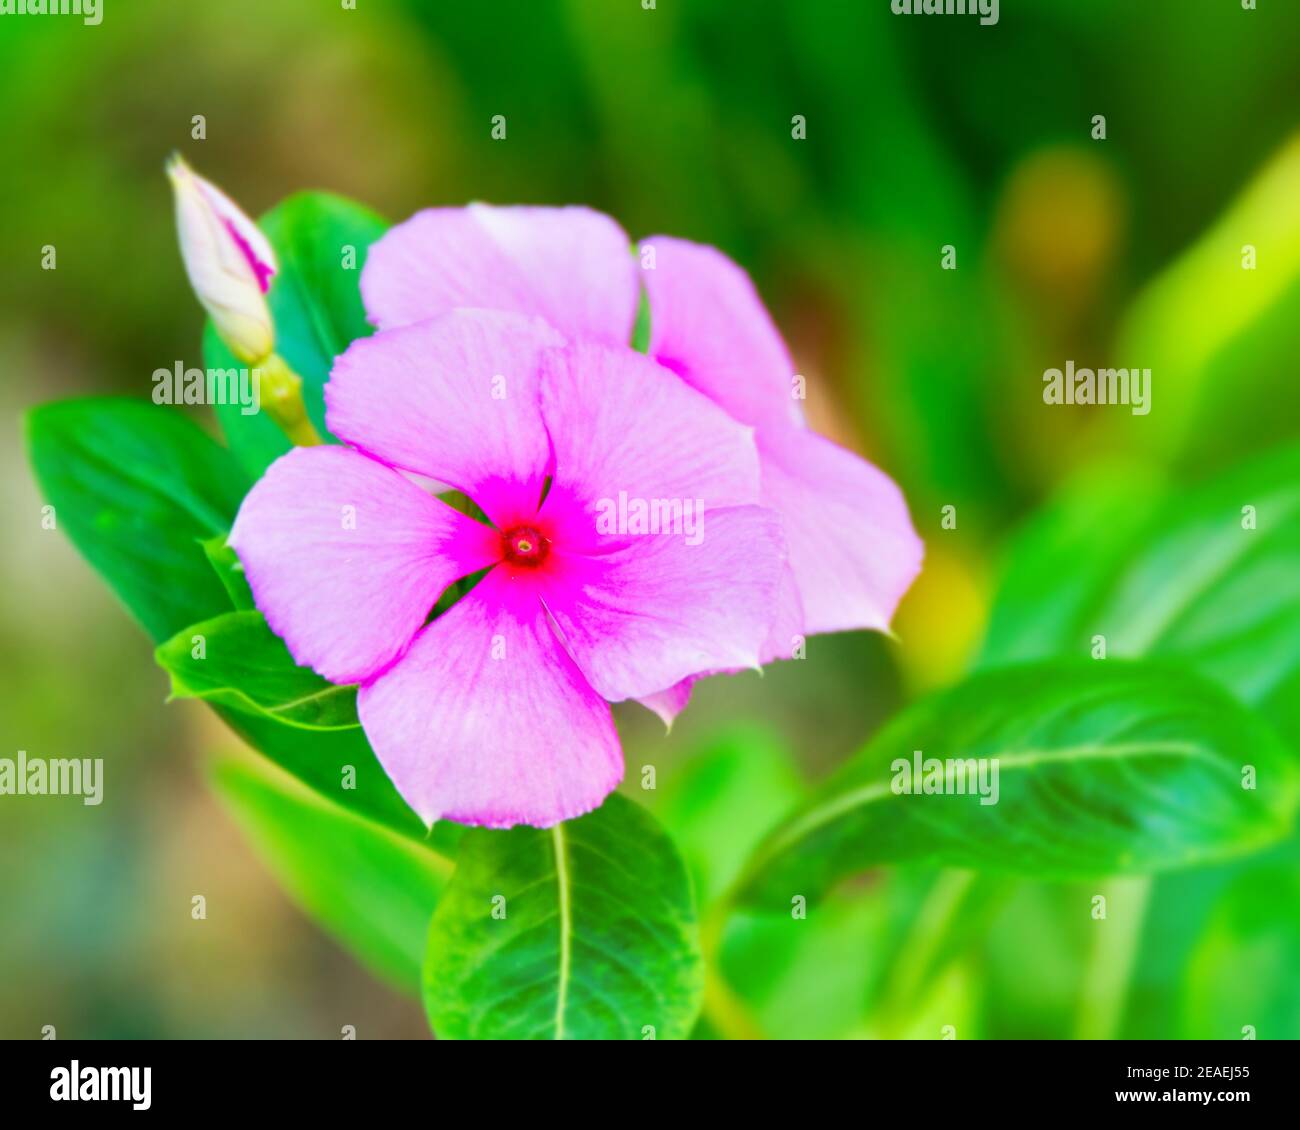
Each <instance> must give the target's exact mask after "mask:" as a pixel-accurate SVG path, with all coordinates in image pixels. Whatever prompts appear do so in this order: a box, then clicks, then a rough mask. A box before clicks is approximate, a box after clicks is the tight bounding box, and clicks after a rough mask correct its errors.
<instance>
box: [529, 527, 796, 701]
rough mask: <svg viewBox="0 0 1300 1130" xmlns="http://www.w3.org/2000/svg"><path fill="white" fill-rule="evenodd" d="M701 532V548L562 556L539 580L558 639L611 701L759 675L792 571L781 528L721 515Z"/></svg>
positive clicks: (639, 543)
mask: <svg viewBox="0 0 1300 1130" xmlns="http://www.w3.org/2000/svg"><path fill="white" fill-rule="evenodd" d="M699 532H700V533H701V535H702V537H701V540H699V541H698V542H697V543H695V544H692V539H688V538H685V537H683V536H681V535H672V534H658V535H647V536H643V537H633V538H631V539H629V542H628V544H627V545H625V546H624V547H623V548H621V549H619V550H617V551H615V552H612V553H609V554H605V555H603V556H599V557H584V556H578V555H571V554H567V553H555V554H553V555H552V558H551V561H550V562H548V568H547V569H546V570H545V571H544V572H543V573H542V574H541V575H540V576H539V577H538V583H539V587H540V588H541V590H542V593H543V599H544V600H545V601H546V607H547V609H548V610H549V611H550V613H551V615H552V616H553V617H554V618H555V623H556V626H557V628H558V629H559V633H560V638H561V639H562V640H563V641H564V643H565V646H566V647H567V648H568V649H569V652H570V654H571V655H572V656H573V658H574V659H575V660H576V661H577V664H578V666H579V667H580V668H581V669H582V671H583V673H584V674H585V675H586V676H587V678H588V680H589V681H590V682H591V685H592V686H593V687H595V688H596V690H597V691H598V692H600V694H602V695H603V696H604V697H605V698H607V699H610V700H611V701H615V702H618V701H622V700H623V699H627V698H643V697H645V696H649V695H653V694H655V693H656V692H658V691H661V690H663V688H665V687H671V686H672V685H673V684H674V683H677V682H679V681H680V680H682V679H684V678H686V677H687V676H688V675H695V674H699V673H701V672H711V671H717V670H721V669H727V668H744V667H754V668H757V667H758V665H759V662H760V659H761V653H762V647H763V643H764V641H765V640H766V639H767V637H768V633H769V631H770V630H771V627H772V618H773V615H774V611H775V608H776V602H777V597H778V595H779V592H780V585H781V575H782V572H783V570H784V568H785V547H784V543H783V541H782V537H781V523H780V518H779V517H778V515H776V514H775V513H773V512H772V511H770V510H764V509H763V508H762V507H758V506H740V507H733V508H730V509H725V510H714V511H710V512H709V513H708V515H707V519H706V521H705V522H704V524H703V526H702V527H701V529H700V531H699Z"/></svg>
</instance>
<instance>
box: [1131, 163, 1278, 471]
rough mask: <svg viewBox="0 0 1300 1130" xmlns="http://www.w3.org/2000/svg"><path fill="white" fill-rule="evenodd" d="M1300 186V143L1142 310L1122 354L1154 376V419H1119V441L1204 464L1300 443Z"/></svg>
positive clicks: (1148, 295) (1261, 176) (1155, 285)
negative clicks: (1298, 341) (1293, 403)
mask: <svg viewBox="0 0 1300 1130" xmlns="http://www.w3.org/2000/svg"><path fill="white" fill-rule="evenodd" d="M1298 181H1300V141H1297V140H1295V139H1294V138H1293V139H1291V140H1289V141H1287V142H1286V143H1285V145H1284V146H1283V147H1282V148H1281V149H1280V150H1279V151H1278V153H1276V154H1275V155H1274V156H1273V157H1272V158H1271V159H1270V160H1269V162H1268V163H1267V164H1266V165H1264V167H1263V168H1262V169H1260V170H1259V171H1258V172H1257V173H1256V174H1255V176H1254V177H1253V179H1252V180H1251V181H1250V183H1249V184H1247V186H1246V187H1245V189H1244V190H1243V191H1242V192H1241V193H1240V195H1239V196H1238V197H1237V198H1236V199H1235V200H1233V201H1232V202H1231V203H1230V204H1229V206H1228V208H1227V210H1226V211H1225V212H1224V214H1223V215H1222V216H1221V217H1219V219H1218V220H1217V222H1216V223H1215V224H1214V225H1213V226H1212V227H1211V228H1209V229H1208V230H1207V231H1206V232H1204V233H1203V234H1202V235H1201V236H1200V237H1199V238H1198V239H1197V240H1196V241H1195V242H1194V243H1193V244H1192V245H1191V246H1190V247H1189V248H1188V249H1187V250H1186V251H1185V252H1184V253H1183V254H1182V255H1181V256H1180V257H1179V258H1178V259H1177V260H1176V261H1175V262H1174V263H1173V264H1171V265H1170V266H1169V267H1168V268H1166V269H1165V270H1164V271H1163V272H1162V273H1161V274H1160V275H1159V276H1158V277H1157V278H1156V279H1155V280H1153V281H1152V282H1151V283H1150V284H1149V285H1148V286H1147V287H1146V289H1145V290H1144V291H1143V293H1142V294H1141V295H1140V296H1139V297H1138V299H1137V300H1136V302H1134V304H1133V308H1132V309H1131V311H1130V312H1129V313H1128V315H1127V317H1126V318H1125V320H1124V325H1123V327H1122V328H1121V331H1120V340H1119V343H1118V347H1117V355H1118V356H1120V357H1124V358H1135V359H1138V363H1140V364H1141V365H1142V366H1143V367H1148V368H1150V369H1151V370H1152V380H1153V384H1154V389H1153V399H1152V410H1151V415H1150V416H1149V417H1133V416H1132V415H1131V414H1128V413H1115V414H1114V415H1112V416H1111V417H1108V418H1107V421H1106V422H1107V424H1108V425H1109V426H1110V430H1111V431H1112V432H1114V433H1117V435H1116V436H1115V437H1113V438H1112V440H1111V442H1112V443H1113V442H1115V440H1116V439H1122V440H1123V441H1126V442H1128V443H1129V444H1130V445H1131V446H1132V447H1133V448H1134V449H1135V450H1141V451H1143V452H1152V451H1155V452H1156V453H1157V454H1158V456H1163V457H1165V458H1166V461H1167V457H1168V456H1169V455H1177V456H1180V457H1181V459H1182V461H1183V462H1184V463H1185V464H1187V465H1192V466H1195V465H1198V464H1200V463H1203V462H1204V461H1205V458H1206V457H1207V456H1208V457H1209V458H1211V459H1213V458H1218V457H1220V456H1221V455H1222V454H1223V453H1224V452H1225V451H1226V452H1233V451H1238V450H1240V449H1241V447H1242V446H1243V445H1248V444H1251V443H1259V442H1261V440H1263V441H1264V442H1270V441H1276V440H1279V439H1290V440H1294V439H1295V437H1296V433H1297V418H1296V414H1295V413H1294V412H1285V411H1281V412H1279V411H1278V410H1277V408H1278V404H1279V401H1285V400H1286V399H1288V398H1289V397H1290V396H1291V395H1292V390H1293V380H1292V368H1291V361H1292V358H1293V357H1294V350H1295V323H1296V315H1297V310H1298V309H1300V194H1298V193H1297V192H1296V185H1297V182H1298ZM1246 244H1250V245H1251V246H1253V247H1255V248H1257V249H1258V263H1257V265H1256V268H1255V269H1252V270H1243V269H1242V267H1243V262H1242V257H1243V252H1244V245H1246ZM1272 362H1277V363H1272ZM1123 363H1124V364H1132V363H1133V362H1130V361H1125V362H1123Z"/></svg>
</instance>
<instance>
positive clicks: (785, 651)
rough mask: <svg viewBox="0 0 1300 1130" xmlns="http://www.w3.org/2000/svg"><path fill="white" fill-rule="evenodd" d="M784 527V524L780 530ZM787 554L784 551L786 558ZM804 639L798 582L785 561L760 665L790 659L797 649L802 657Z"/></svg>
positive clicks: (804, 629) (804, 630) (805, 627)
mask: <svg viewBox="0 0 1300 1130" xmlns="http://www.w3.org/2000/svg"><path fill="white" fill-rule="evenodd" d="M784 526H785V523H784V522H783V523H782V529H783V530H784ZM788 552H789V551H788V549H787V554H788ZM807 636H808V626H807V624H806V622H805V620H804V611H803V598H802V597H801V596H800V595H799V582H798V579H797V578H796V577H795V574H794V569H792V568H791V567H790V563H789V561H788V560H787V562H786V564H785V567H784V568H783V569H782V570H781V585H780V589H779V591H778V593H777V598H776V608H775V611H774V614H773V618H772V627H771V629H770V630H769V631H768V633H767V639H766V640H764V641H763V650H762V661H763V662H764V663H771V662H773V661H774V660H777V659H792V658H794V653H795V651H796V649H798V650H800V652H801V654H802V647H803V644H804V643H805V641H806V639H807Z"/></svg>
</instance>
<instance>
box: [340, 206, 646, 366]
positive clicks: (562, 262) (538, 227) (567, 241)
mask: <svg viewBox="0 0 1300 1130" xmlns="http://www.w3.org/2000/svg"><path fill="white" fill-rule="evenodd" d="M361 294H362V297H363V298H364V300H365V304H366V311H367V312H368V313H369V315H370V319H371V321H372V322H374V323H375V325H377V326H379V327H380V328H383V329H387V328H390V327H392V326H402V325H408V324H409V323H411V322H418V321H422V320H424V319H425V318H431V317H434V316H435V315H438V314H445V313H447V312H448V311H449V310H453V309H455V308H456V307H459V306H475V307H480V308H482V309H485V310H508V311H512V312H514V313H517V314H529V315H537V316H540V317H542V318H545V319H546V321H547V322H549V323H550V324H551V325H552V326H554V327H555V328H556V329H557V330H559V331H561V332H562V333H564V334H565V335H566V336H568V337H573V338H578V337H585V338H595V339H596V340H599V341H606V342H609V343H611V344H614V343H617V344H620V345H621V344H626V343H627V341H628V340H629V339H630V337H631V334H632V323H633V321H634V320H635V318H636V307H637V301H638V295H639V288H638V284H637V280H636V262H635V260H634V259H633V257H632V251H631V243H630V241H629V240H628V237H627V236H626V235H624V234H623V230H622V229H621V228H620V227H619V226H618V224H616V223H615V222H614V221H613V220H611V219H610V218H609V217H608V216H604V215H602V214H601V213H599V212H593V211H591V210H590V209H588V208H580V207H569V208H535V207H510V208H496V207H492V206H491V205H488V204H471V205H470V206H469V207H467V208H431V209H429V210H427V211H424V212H418V213H417V214H416V215H414V216H412V217H411V219H409V220H407V221H406V222H405V223H402V224H398V225H397V226H396V227H394V228H392V229H391V230H390V231H389V232H388V233H387V234H385V235H384V236H383V237H382V238H381V239H380V240H379V241H378V242H376V243H375V244H374V246H372V247H371V248H370V252H369V254H368V256H367V259H366V265H365V269H364V270H363V271H362V274H361Z"/></svg>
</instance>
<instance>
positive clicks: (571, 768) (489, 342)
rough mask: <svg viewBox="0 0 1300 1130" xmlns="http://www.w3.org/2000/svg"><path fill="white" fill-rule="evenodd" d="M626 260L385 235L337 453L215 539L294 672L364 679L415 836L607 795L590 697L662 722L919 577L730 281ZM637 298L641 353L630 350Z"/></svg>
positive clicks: (615, 747) (864, 617) (423, 229)
mask: <svg viewBox="0 0 1300 1130" xmlns="http://www.w3.org/2000/svg"><path fill="white" fill-rule="evenodd" d="M647 242H649V243H650V244H652V245H653V246H654V248H655V253H656V254H655V267H654V269H653V270H646V271H644V272H642V271H641V270H640V268H639V267H638V265H637V262H636V260H635V259H634V258H633V257H632V255H631V254H630V253H629V243H628V240H627V238H626V236H625V235H624V234H623V232H622V231H621V230H620V229H619V227H618V226H617V224H615V223H614V222H613V221H612V220H610V219H609V218H608V217H605V216H602V215H599V214H597V213H594V212H591V211H589V210H587V209H583V208H561V209H553V208H522V207H521V208H490V207H485V206H481V205H474V206H471V207H469V208H464V209H435V210H431V211H427V212H422V213H420V214H418V215H417V216H415V217H414V218H412V219H411V220H409V221H407V222H406V223H405V224H402V225H399V226H398V227H396V228H394V229H392V231H390V232H389V233H388V234H387V235H385V236H384V237H383V238H382V239H381V240H379V242H378V243H377V244H376V245H375V246H374V247H373V248H372V249H371V252H370V256H369V260H368V262H367V264H366V267H365V270H364V273H363V276H362V294H363V297H364V299H365V302H366V308H367V311H368V313H369V315H370V317H371V320H372V321H373V322H374V323H375V324H376V325H377V326H378V327H379V332H377V333H376V334H375V335H374V336H372V337H369V338H365V339H362V340H360V341H357V342H354V343H353V344H352V345H351V346H350V347H349V348H348V350H347V351H346V352H345V353H344V354H342V355H341V356H340V357H339V358H338V359H337V360H336V362H335V365H334V368H333V371H332V373H331V377H330V381H329V383H328V384H327V386H326V389H325V396H326V415H327V422H328V425H329V428H330V431H331V432H333V433H334V435H335V436H337V437H338V438H339V439H341V440H342V441H343V443H344V444H346V445H348V446H346V447H338V446H333V447H316V448H301V449H297V450H294V451H292V452H290V453H289V454H288V455H286V456H284V457H283V458H281V459H280V460H278V461H277V462H276V463H275V464H273V465H272V467H271V468H270V469H269V470H268V472H267V474H266V475H265V476H264V478H263V479H262V480H261V481H260V482H259V483H258V484H257V485H256V486H255V487H254V488H253V490H252V491H251V492H250V494H249V496H248V497H247V499H246V500H245V502H244V504H243V507H242V508H241V510H240V513H239V516H238V519H237V521H236V523H235V527H234V529H233V531H232V533H231V544H232V545H233V546H234V547H235V549H236V550H237V551H238V553H239V556H240V558H241V560H242V561H243V564H244V568H245V570H246V572H247V575H248V580H249V583H250V586H251V588H252V590H253V594H254V598H255V600H256V603H257V606H258V607H259V608H260V609H261V610H262V612H263V613H264V614H265V616H266V618H267V621H268V623H269V624H270V626H271V627H272V629H273V630H274V631H275V632H276V633H277V634H278V635H280V636H281V638H283V639H284V641H285V643H286V644H287V646H288V647H289V650H290V652H291V653H292V654H293V656H294V657H295V659H296V660H297V661H298V662H299V663H302V664H305V665H308V666H310V667H312V668H314V669H315V670H316V671H318V672H319V673H320V674H322V675H323V676H325V677H326V678H327V679H330V680H332V681H334V682H339V683H351V682H356V683H359V684H360V690H359V693H358V710H359V714H360V718H361V723H362V725H363V727H364V728H365V731H366V734H367V736H368V737H369V739H370V742H371V744H372V746H373V748H374V750H375V753H376V755H377V756H378V758H379V760H380V762H381V763H382V765H383V766H384V769H385V770H386V771H387V773H388V774H389V776H390V777H391V778H392V780H393V782H394V784H395V785H396V787H397V789H398V790H399V792H400V793H401V794H402V796H403V797H404V798H405V799H406V800H407V802H408V803H409V804H410V805H411V807H412V808H413V809H414V810H415V811H416V812H417V813H418V814H419V815H420V816H421V817H422V818H423V819H424V820H425V821H426V822H432V821H433V820H436V819H439V818H443V817H446V818H449V819H453V820H456V821H459V822H462V823H469V824H484V825H488V826H492V827H502V826H508V825H512V824H517V823H525V824H532V825H536V826H540V827H545V826H548V825H550V824H553V823H556V822H557V821H560V820H564V819H568V818H570V817H573V816H577V815H579V814H581V813H583V812H586V811H588V810H590V809H591V808H594V807H595V806H596V805H598V804H599V803H600V802H601V800H602V799H603V798H604V797H605V796H606V795H607V794H608V793H609V792H610V791H611V790H612V789H613V788H614V787H615V786H616V785H617V784H618V782H619V780H620V779H621V777H622V772H623V766H622V754H621V751H620V747H619V743H618V738H617V735H616V733H615V730H614V727H613V723H612V720H611V716H610V710H609V705H608V703H609V702H617V701H623V700H626V699H637V700H639V701H641V702H643V703H644V704H645V705H647V706H649V707H651V708H652V709H655V710H656V711H658V712H659V713H660V714H661V716H663V717H664V718H665V720H670V719H671V718H672V716H673V715H674V714H675V713H676V711H677V710H679V709H681V708H682V707H683V706H684V705H685V702H686V699H687V697H688V695H689V688H690V685H691V682H692V680H694V679H696V678H698V677H700V676H702V675H706V674H711V673H715V672H722V671H736V670H739V669H743V668H747V667H755V666H758V665H759V664H761V663H765V662H768V661H770V660H773V659H777V658H784V657H789V656H790V655H791V654H792V651H794V650H795V648H796V646H797V641H799V640H800V639H801V638H802V637H803V636H804V635H806V634H809V633H813V632H824V631H838V630H844V629H850V628H878V629H883V628H886V627H887V626H888V623H889V619H890V617H891V616H892V613H893V610H894V607H895V605H896V604H897V602H898V600H899V599H900V598H901V596H902V594H903V592H904V591H906V589H907V586H908V585H909V584H910V582H911V580H912V578H913V577H914V575H915V574H916V571H917V569H918V568H919V563H920V553H921V547H920V543H919V541H918V540H917V538H916V535H915V533H914V532H913V530H912V526H911V522H910V520H909V518H908V515H907V510H906V506H905V504H904V502H903V500H902V497H901V494H900V493H899V491H898V489H897V488H896V487H895V486H894V484H893V483H892V482H891V481H890V480H889V479H888V478H887V477H886V476H885V475H884V474H882V473H881V472H880V471H878V470H876V469H875V468H873V467H871V466H870V465H869V464H867V463H865V462H864V461H862V460H861V459H859V458H857V457H856V456H854V455H852V454H850V453H848V452H846V451H844V450H843V449H841V448H838V447H836V446H835V445H833V444H831V443H830V442H829V441H827V440H825V439H823V438H821V437H820V436H817V435H816V434H814V433H813V432H811V431H809V430H807V428H806V427H805V426H804V424H803V421H802V418H801V414H800V412H799V411H798V405H797V403H796V402H795V401H794V400H793V399H792V397H791V391H790V389H791V377H792V375H793V369H792V366H791V364H790V361H789V358H788V355H787V353H786V350H785V347H784V345H783V344H782V343H781V340H780V337H779V336H778V334H777V332H776V330H775V328H774V327H773V325H772V323H771V321H770V319H769V318H768V316H767V314H766V312H765V311H764V310H763V307H762V305H761V303H760V302H759V300H758V297H757V295H756V294H755V292H754V290H753V287H752V286H751V285H750V283H749V280H748V279H747V277H746V276H745V275H744V273H743V272H742V271H741V270H740V269H739V268H738V267H736V266H735V265H734V264H733V263H731V262H730V261H729V260H727V259H726V258H725V257H723V256H722V255H721V254H720V253H718V252H716V251H714V250H712V249H710V248H707V247H701V246H697V245H693V244H689V243H685V242H682V241H679V240H673V239H668V238H657V239H654V240H650V241H647ZM642 277H643V278H644V281H645V285H646V288H647V292H648V295H649V299H650V305H651V342H650V356H645V355H642V354H640V353H637V352H634V351H633V350H632V349H631V348H630V347H629V346H628V344H627V343H628V341H629V339H630V336H631V332H632V326H633V322H634V320H635V315H636V309H637V305H638V302H639V298H640V289H641V278H642ZM411 475H419V476H424V477H426V478H430V479H433V480H436V481H437V482H439V483H442V484H446V485H448V486H450V487H454V488H455V489H456V490H458V491H460V492H462V493H463V494H464V495H466V496H468V497H469V498H470V499H472V500H473V502H474V503H476V504H477V506H478V507H479V508H480V510H481V511H482V513H483V514H484V515H485V517H486V519H487V522H479V521H476V520H474V519H473V518H470V517H467V516H466V515H465V514H463V513H461V512H460V511H459V510H457V509H454V508H453V507H452V506H450V505H448V504H446V503H445V502H444V501H442V500H441V499H440V498H438V497H435V496H434V495H431V494H430V493H428V492H427V491H426V490H424V489H422V487H421V486H419V485H417V484H416V483H415V482H414V481H412V478H411V477H410V476H411ZM614 499H619V500H620V506H622V505H623V503H624V502H626V500H628V499H631V500H633V501H634V502H640V503H643V504H646V505H648V506H649V509H650V513H652V514H658V515H659V516H661V517H662V516H664V515H680V514H682V513H683V511H684V510H688V508H689V507H694V506H697V505H698V504H701V503H702V505H703V513H702V525H699V526H697V528H695V529H693V530H688V529H686V528H683V525H682V523H680V522H678V521H672V522H666V523H663V524H661V525H659V526H654V525H653V524H652V527H651V528H650V529H645V528H642V527H636V528H634V527H633V526H632V525H624V524H622V523H618V524H616V525H615V526H614V527H613V528H611V526H610V523H609V521H608V519H609V516H610V514H611V513H612V512H613V508H612V507H611V500H614ZM620 513H621V511H620ZM488 523H490V524H488ZM480 570H487V572H486V574H485V575H484V576H483V577H482V578H481V579H480V580H479V581H478V583H477V584H476V585H475V586H474V587H473V588H472V589H470V591H469V592H468V593H467V594H466V595H464V596H462V597H461V598H460V599H459V600H458V601H457V602H456V603H455V604H454V605H453V606H452V607H451V608H450V609H449V610H447V611H446V612H444V613H442V614H441V615H439V616H438V617H437V618H436V619H434V620H432V621H429V619H428V617H429V613H430V610H431V609H432V608H433V606H434V604H435V603H436V602H437V600H438V598H439V596H440V594H442V593H443V592H444V590H445V589H446V588H447V587H448V586H449V585H451V584H452V583H453V582H455V581H456V580H457V579H459V578H462V577H466V576H469V575H471V574H475V573H478V572H479V571H480Z"/></svg>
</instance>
